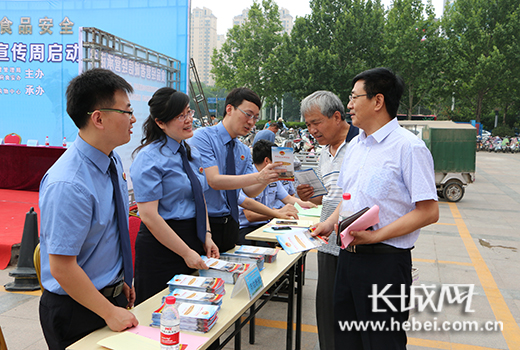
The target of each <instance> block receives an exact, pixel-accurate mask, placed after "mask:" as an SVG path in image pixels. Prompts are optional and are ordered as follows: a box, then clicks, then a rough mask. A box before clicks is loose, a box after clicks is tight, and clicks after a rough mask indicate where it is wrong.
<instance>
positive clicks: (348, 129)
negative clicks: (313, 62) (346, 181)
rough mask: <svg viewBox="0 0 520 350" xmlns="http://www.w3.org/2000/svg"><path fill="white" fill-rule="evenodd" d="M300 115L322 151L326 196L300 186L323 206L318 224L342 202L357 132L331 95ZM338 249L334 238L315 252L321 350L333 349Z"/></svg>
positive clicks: (320, 95)
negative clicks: (346, 160) (342, 180)
mask: <svg viewBox="0 0 520 350" xmlns="http://www.w3.org/2000/svg"><path fill="white" fill-rule="evenodd" d="M301 113H302V115H303V117H304V118H305V124H306V125H307V128H308V129H309V132H310V133H311V135H312V136H313V137H314V138H315V139H316V140H317V141H318V143H319V144H320V145H322V146H323V149H322V151H321V154H320V160H319V166H318V177H319V178H320V180H321V181H322V182H323V184H324V185H325V187H326V188H327V191H328V193H327V194H326V195H323V196H319V197H313V195H314V189H313V188H312V187H311V186H310V185H299V186H298V187H297V189H296V190H297V193H298V196H299V197H300V199H302V200H304V201H307V200H309V201H311V202H313V203H314V204H323V208H322V210H321V217H320V221H325V220H326V219H327V218H328V217H329V216H330V214H332V213H333V212H334V209H336V207H337V206H338V203H340V202H341V197H342V194H343V193H342V191H341V188H340V187H338V185H337V184H336V183H337V180H338V175H339V170H340V169H341V164H342V162H343V157H344V155H345V152H346V149H347V146H348V143H349V142H350V140H352V139H353V138H354V137H355V136H356V135H357V134H358V133H359V129H358V128H356V127H355V126H352V125H350V124H349V123H348V122H347V120H346V114H345V107H344V106H343V102H341V100H340V99H339V97H338V96H336V95H335V94H334V93H332V92H330V91H316V92H314V93H312V94H311V95H309V96H307V97H306V98H305V99H304V100H303V101H302V103H301ZM338 255H339V247H338V245H337V244H336V239H335V234H334V235H333V237H332V238H330V239H329V244H327V245H323V246H322V247H320V248H318V284H317V286H316V321H317V326H318V338H319V342H320V349H334V318H333V317H332V316H333V315H334V305H333V292H334V281H335V278H336V265H337V264H338Z"/></svg>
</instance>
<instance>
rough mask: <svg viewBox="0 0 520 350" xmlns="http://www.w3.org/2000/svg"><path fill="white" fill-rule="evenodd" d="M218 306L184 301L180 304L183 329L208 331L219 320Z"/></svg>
mask: <svg viewBox="0 0 520 350" xmlns="http://www.w3.org/2000/svg"><path fill="white" fill-rule="evenodd" d="M217 312H218V307H217V306H213V305H197V304H189V303H184V304H181V305H179V315H180V316H181V330H183V331H192V332H202V333H206V332H209V331H210V330H211V328H212V327H213V326H214V325H215V322H216V321H217Z"/></svg>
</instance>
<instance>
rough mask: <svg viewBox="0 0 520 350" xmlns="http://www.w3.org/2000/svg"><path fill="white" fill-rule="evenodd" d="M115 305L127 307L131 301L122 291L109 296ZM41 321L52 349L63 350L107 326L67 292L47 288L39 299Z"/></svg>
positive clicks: (44, 333) (46, 339)
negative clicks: (61, 293)
mask: <svg viewBox="0 0 520 350" xmlns="http://www.w3.org/2000/svg"><path fill="white" fill-rule="evenodd" d="M107 299H108V300H109V301H110V302H111V303H112V304H114V305H116V306H120V307H126V305H127V304H128V300H127V299H126V297H125V295H124V294H123V293H121V294H120V295H119V296H117V297H116V298H107ZM40 323H41V326H42V330H43V335H44V336H45V341H46V342H47V345H48V346H49V349H50V350H63V349H65V348H66V347H67V346H69V345H71V344H72V343H74V342H76V341H78V340H80V339H81V338H83V337H84V336H86V335H88V334H90V333H92V332H93V331H95V330H96V329H99V328H102V327H104V326H106V325H107V324H106V323H105V320H103V319H102V318H101V317H99V316H98V315H97V314H95V313H93V312H92V311H90V310H89V309H87V308H86V307H84V306H82V305H81V304H79V303H78V302H76V301H75V300H74V299H72V298H71V297H70V296H68V295H58V294H54V293H51V292H49V291H47V290H46V291H44V292H43V294H42V297H41V299H40Z"/></svg>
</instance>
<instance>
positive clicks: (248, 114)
mask: <svg viewBox="0 0 520 350" xmlns="http://www.w3.org/2000/svg"><path fill="white" fill-rule="evenodd" d="M237 109H238V110H239V111H240V112H242V113H244V114H245V115H246V117H247V118H248V119H253V120H254V121H255V123H256V122H257V121H259V120H260V117H259V116H255V115H253V114H250V113H247V112H244V111H243V110H241V109H240V108H239V107H237Z"/></svg>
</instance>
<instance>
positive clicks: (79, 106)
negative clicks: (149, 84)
mask: <svg viewBox="0 0 520 350" xmlns="http://www.w3.org/2000/svg"><path fill="white" fill-rule="evenodd" d="M117 90H122V91H126V92H127V93H132V92H134V89H133V88H132V86H131V85H130V84H129V83H128V82H127V81H126V80H125V79H123V78H121V77H120V76H119V75H117V74H116V73H114V72H112V71H109V70H107V69H103V68H93V69H89V70H87V71H85V72H83V73H81V74H80V75H78V76H77V77H75V78H74V79H72V80H71V81H70V83H69V86H68V87H67V92H66V94H67V113H68V114H69V116H70V117H71V118H72V120H73V121H74V124H76V126H77V127H78V129H81V128H83V127H85V126H86V125H87V122H88V119H89V115H88V114H87V113H88V112H93V111H94V110H96V109H97V108H109V107H111V106H112V105H113V104H114V103H115V100H114V94H115V92H116V91H117Z"/></svg>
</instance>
